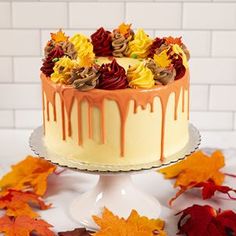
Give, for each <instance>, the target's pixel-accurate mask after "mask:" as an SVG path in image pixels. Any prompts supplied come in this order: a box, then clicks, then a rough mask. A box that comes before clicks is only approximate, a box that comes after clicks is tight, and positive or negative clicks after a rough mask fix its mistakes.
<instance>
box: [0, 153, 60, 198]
mask: <svg viewBox="0 0 236 236" xmlns="http://www.w3.org/2000/svg"><path fill="white" fill-rule="evenodd" d="M55 170H56V166H54V165H53V164H51V163H50V162H48V161H46V160H43V159H40V158H37V157H32V156H27V157H26V158H25V159H24V160H23V161H21V162H19V163H18V164H16V165H13V166H12V170H11V171H10V172H9V173H7V174H6V175H5V176H3V178H2V179H1V180H0V188H1V190H2V192H4V191H6V190H7V189H14V190H22V191H23V190H31V191H33V192H34V193H35V194H37V195H39V196H43V195H44V194H45V192H46V189H47V178H48V176H49V175H51V174H52V173H53V172H54V171H55Z"/></svg>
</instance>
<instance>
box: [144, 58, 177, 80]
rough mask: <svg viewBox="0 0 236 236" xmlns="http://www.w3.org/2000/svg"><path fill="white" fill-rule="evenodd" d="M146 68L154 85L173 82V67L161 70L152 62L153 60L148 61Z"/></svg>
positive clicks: (174, 74) (174, 72) (174, 73)
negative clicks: (151, 75)
mask: <svg viewBox="0 0 236 236" xmlns="http://www.w3.org/2000/svg"><path fill="white" fill-rule="evenodd" d="M146 66H147V68H149V69H150V70H151V71H152V73H153V75H154V80H155V84H162V85H166V84H168V83H170V82H172V81H174V80H175V76H176V71H175V68H174V67H173V66H170V67H168V68H161V67H159V66H158V65H157V64H156V63H155V62H154V60H153V59H149V60H148V61H147V63H146Z"/></svg>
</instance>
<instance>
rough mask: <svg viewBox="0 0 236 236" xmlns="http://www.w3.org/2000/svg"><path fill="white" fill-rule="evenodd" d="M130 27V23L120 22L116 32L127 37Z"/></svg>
mask: <svg viewBox="0 0 236 236" xmlns="http://www.w3.org/2000/svg"><path fill="white" fill-rule="evenodd" d="M130 28H131V24H125V23H122V24H120V25H119V27H118V28H117V32H119V33H120V34H122V35H124V36H126V37H128V36H129V35H130Z"/></svg>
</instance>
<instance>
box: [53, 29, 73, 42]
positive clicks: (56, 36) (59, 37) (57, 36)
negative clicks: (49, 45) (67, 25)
mask: <svg viewBox="0 0 236 236" xmlns="http://www.w3.org/2000/svg"><path fill="white" fill-rule="evenodd" d="M51 39H52V40H53V41H54V42H55V43H60V42H65V41H67V40H68V39H69V36H66V35H65V33H64V32H63V31H62V29H59V31H57V32H56V33H51Z"/></svg>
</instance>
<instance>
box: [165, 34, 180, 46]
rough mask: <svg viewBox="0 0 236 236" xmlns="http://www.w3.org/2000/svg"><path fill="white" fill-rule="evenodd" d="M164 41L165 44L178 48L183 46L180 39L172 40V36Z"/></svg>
mask: <svg viewBox="0 0 236 236" xmlns="http://www.w3.org/2000/svg"><path fill="white" fill-rule="evenodd" d="M164 39H165V43H166V44H178V45H179V46H181V45H182V44H183V43H182V37H179V38H178V37H177V38H173V37H172V36H169V37H165V38H164Z"/></svg>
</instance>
